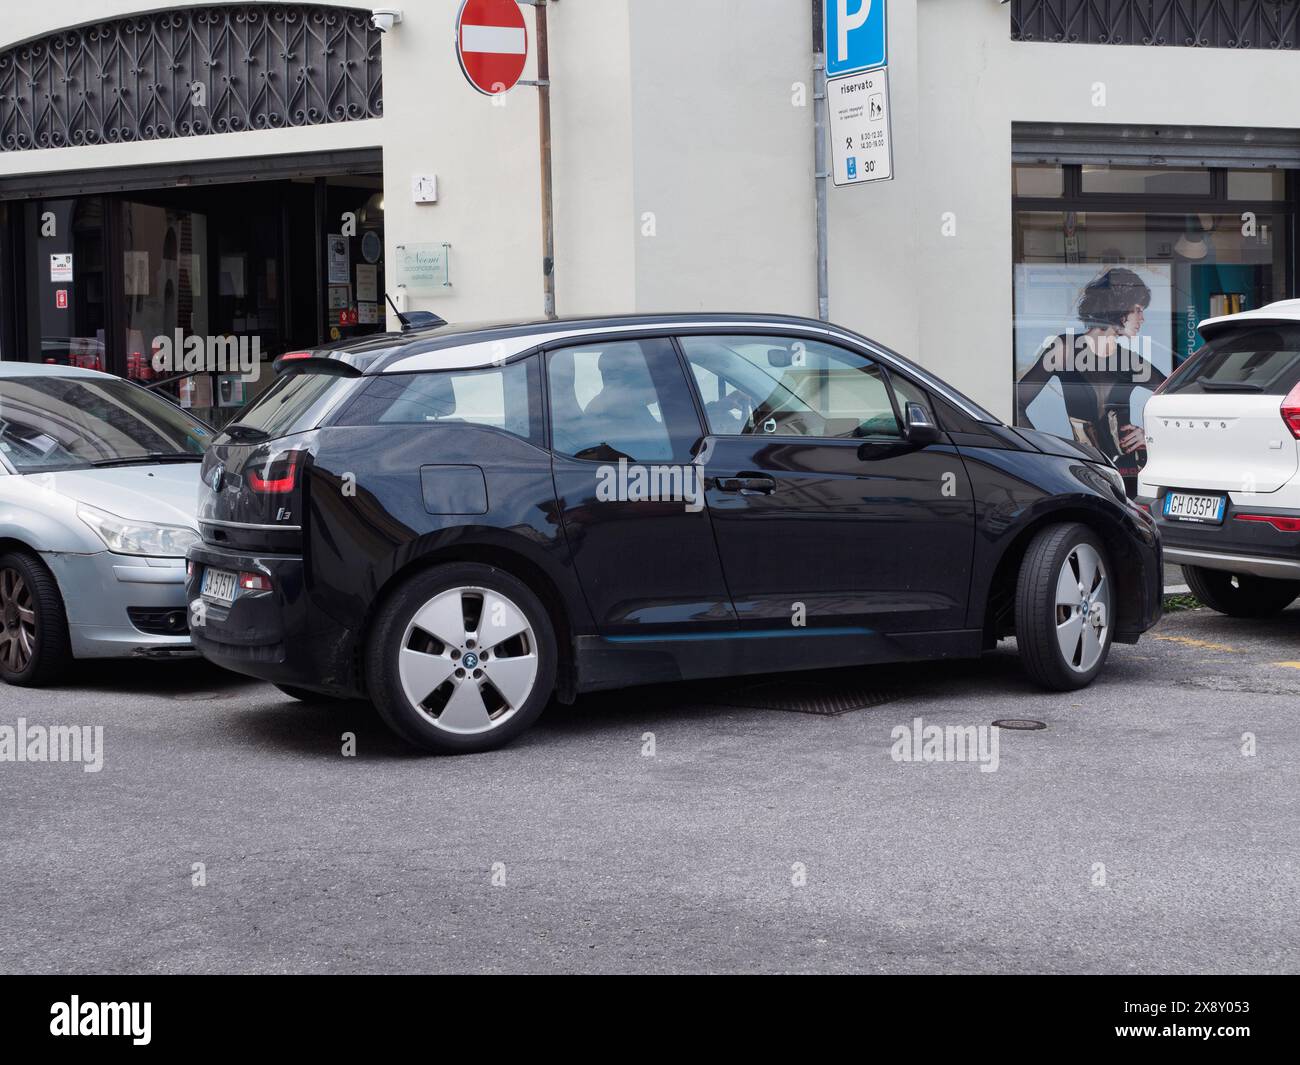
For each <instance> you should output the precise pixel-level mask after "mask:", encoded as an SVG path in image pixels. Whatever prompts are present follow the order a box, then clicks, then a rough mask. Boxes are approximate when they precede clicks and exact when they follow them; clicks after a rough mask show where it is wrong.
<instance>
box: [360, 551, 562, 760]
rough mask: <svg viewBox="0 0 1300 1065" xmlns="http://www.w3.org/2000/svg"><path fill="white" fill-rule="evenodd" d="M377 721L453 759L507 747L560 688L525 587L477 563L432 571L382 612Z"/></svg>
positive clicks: (373, 654) (373, 644) (548, 634)
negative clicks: (455, 755)
mask: <svg viewBox="0 0 1300 1065" xmlns="http://www.w3.org/2000/svg"><path fill="white" fill-rule="evenodd" d="M366 670H367V680H368V685H369V690H370V694H371V697H372V698H373V699H374V702H375V706H376V708H377V709H378V710H379V714H380V716H381V717H382V718H383V719H384V721H385V722H386V723H387V724H388V726H389V727H390V728H391V729H393V731H394V732H396V733H397V734H398V735H399V736H401V737H402V738H403V739H405V740H407V741H408V742H410V743H413V744H415V745H417V746H420V747H423V748H425V749H426V750H431V751H438V752H441V753H447V754H456V753H470V752H474V751H486V750H491V749H492V748H494V747H499V746H501V745H502V744H504V743H508V742H509V741H510V740H512V739H514V738H515V737H516V736H518V735H519V734H520V733H521V732H523V731H524V730H525V729H527V728H528V727H529V726H530V725H531V724H532V723H533V722H534V721H535V720H536V719H537V717H538V715H540V714H541V712H542V710H543V709H544V708H545V706H546V703H547V701H548V700H549V699H550V696H551V693H552V691H553V689H554V687H555V671H556V646H555V635H554V630H553V627H552V625H551V622H550V618H549V616H548V615H547V613H546V608H545V607H544V606H543V605H542V603H541V601H540V600H539V599H538V598H537V596H536V595H535V594H534V593H533V592H532V591H531V590H530V589H529V588H528V586H527V585H525V584H524V583H523V582H522V581H520V580H518V579H517V578H515V577H513V576H512V575H510V574H508V573H505V572H504V571H502V570H499V569H496V568H494V567H491V566H486V565H481V564H478V563H452V564H449V565H445V566H438V567H435V568H434V569H431V570H427V571H425V572H424V573H421V574H419V575H417V576H416V577H414V578H413V579H412V580H410V581H409V582H407V584H405V585H403V586H402V587H401V588H400V589H398V591H397V593H396V594H395V595H394V596H393V597H392V598H391V599H390V600H389V602H388V603H387V604H386V605H385V606H384V607H383V609H382V610H381V611H380V614H379V616H378V617H377V618H376V621H375V624H374V626H373V627H372V629H371V633H370V638H369V640H368V645H367V652H366Z"/></svg>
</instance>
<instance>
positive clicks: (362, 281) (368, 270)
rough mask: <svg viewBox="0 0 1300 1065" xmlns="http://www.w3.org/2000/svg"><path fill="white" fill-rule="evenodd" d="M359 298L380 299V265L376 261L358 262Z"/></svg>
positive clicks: (372, 300)
mask: <svg viewBox="0 0 1300 1065" xmlns="http://www.w3.org/2000/svg"><path fill="white" fill-rule="evenodd" d="M357 299H358V300H369V301H371V302H374V301H376V300H378V299H379V267H377V266H376V265H375V264H374V263H357Z"/></svg>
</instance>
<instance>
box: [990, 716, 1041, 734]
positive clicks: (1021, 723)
mask: <svg viewBox="0 0 1300 1065" xmlns="http://www.w3.org/2000/svg"><path fill="white" fill-rule="evenodd" d="M993 727H994V728H1009V729H1016V730H1018V731H1020V732H1037V731H1038V730H1039V729H1043V728H1047V726H1046V725H1045V724H1044V723H1043V722H1041V721H1031V720H1030V719H1029V718H1027V717H1008V718H1004V719H1003V720H1001V721H994V722H993Z"/></svg>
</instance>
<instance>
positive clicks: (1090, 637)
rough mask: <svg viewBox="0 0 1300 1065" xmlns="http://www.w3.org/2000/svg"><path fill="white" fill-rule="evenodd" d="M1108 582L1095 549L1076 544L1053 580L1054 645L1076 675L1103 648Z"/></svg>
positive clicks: (1106, 630) (1107, 622) (1093, 662)
mask: <svg viewBox="0 0 1300 1065" xmlns="http://www.w3.org/2000/svg"><path fill="white" fill-rule="evenodd" d="M1109 631H1110V581H1109V579H1108V577H1107V573H1106V563H1105V562H1104V561H1102V557H1101V555H1100V554H1099V553H1098V552H1097V550H1096V548H1094V547H1092V546H1091V545H1089V544H1086V543H1082V544H1076V545H1075V547H1074V548H1073V549H1072V550H1071V551H1070V553H1069V554H1068V555H1066V557H1065V561H1064V562H1063V563H1062V564H1061V572H1060V573H1059V574H1058V575H1057V578H1056V642H1057V644H1058V646H1059V647H1060V648H1061V657H1062V658H1063V659H1065V663H1066V665H1068V666H1069V667H1070V668H1071V669H1072V670H1074V671H1075V672H1076V673H1087V672H1088V671H1089V670H1090V669H1092V668H1093V666H1095V665H1096V664H1097V662H1098V660H1099V659H1100V658H1101V656H1102V652H1103V651H1105V649H1106V637H1107V634H1108V633H1109Z"/></svg>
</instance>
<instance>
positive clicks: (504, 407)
mask: <svg viewBox="0 0 1300 1065" xmlns="http://www.w3.org/2000/svg"><path fill="white" fill-rule="evenodd" d="M537 374H538V371H537V360H536V359H535V358H528V359H524V360H522V361H520V362H512V363H508V364H506V365H504V366H491V367H487V368H485V369H481V370H440V371H438V372H437V373H411V374H376V375H374V376H373V377H370V378H367V379H366V381H365V383H364V385H362V387H361V390H360V391H359V392H358V393H357V395H356V396H355V397H354V398H353V399H352V401H351V402H349V403H348V405H347V407H346V408H344V410H343V412H342V413H341V414H340V415H339V417H338V418H337V419H336V421H335V424H336V425H457V424H459V425H485V426H489V427H491V428H493V429H502V430H504V431H505V432H507V433H513V434H514V435H515V436H518V437H522V438H523V439H524V440H528V441H530V442H531V443H534V444H537V445H538V446H541V443H542V432H541V400H540V382H539V381H538V378H537Z"/></svg>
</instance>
